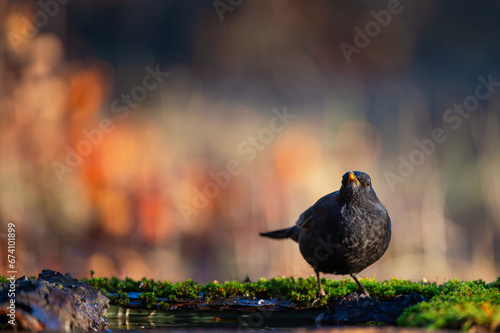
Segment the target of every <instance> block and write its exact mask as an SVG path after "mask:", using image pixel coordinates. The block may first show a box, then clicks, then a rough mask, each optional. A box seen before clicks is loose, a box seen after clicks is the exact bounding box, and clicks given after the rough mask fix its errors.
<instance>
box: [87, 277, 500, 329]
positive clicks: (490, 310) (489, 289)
mask: <svg viewBox="0 0 500 333" xmlns="http://www.w3.org/2000/svg"><path fill="white" fill-rule="evenodd" d="M86 282H88V283H89V284H91V285H93V286H94V287H96V288H99V289H101V290H103V291H106V292H111V293H116V292H117V291H121V290H123V291H127V292H128V291H140V292H143V294H142V296H141V298H142V299H143V301H144V303H145V304H146V306H148V307H149V308H153V307H155V308H157V307H161V308H164V309H167V308H169V305H168V303H166V302H159V303H158V301H157V298H158V297H161V298H166V299H167V300H180V299H184V300H187V299H189V300H200V299H201V300H203V301H205V302H210V301H211V300H213V299H221V298H233V297H247V298H254V299H260V298H263V299H278V300H287V301H290V302H292V303H293V304H294V305H295V306H297V307H311V306H315V307H316V306H322V305H324V304H326V302H327V301H332V300H334V299H337V298H340V297H343V296H345V295H346V294H348V293H351V292H355V291H357V288H358V287H357V285H356V283H355V282H354V281H353V280H352V279H350V278H344V279H341V280H328V279H325V278H323V279H322V280H321V282H322V286H323V289H324V290H325V292H326V294H327V296H326V297H325V298H324V299H321V300H319V301H317V300H316V292H317V283H316V279H315V278H314V277H312V276H311V277H309V278H293V277H289V278H285V277H276V278H273V279H269V280H266V279H263V278H261V279H259V280H257V281H254V282H246V283H241V282H237V281H228V282H224V283H220V282H217V281H214V282H210V283H207V284H205V285H200V284H198V283H196V282H194V281H193V280H190V279H189V280H186V281H183V282H177V283H172V282H169V281H163V282H162V281H153V280H147V279H145V278H144V279H142V280H141V281H133V280H132V279H130V278H126V279H125V280H119V279H116V278H110V279H108V278H92V279H89V280H86ZM361 283H362V284H363V285H364V286H365V288H366V289H367V290H368V292H369V293H370V295H371V297H372V298H379V299H381V300H391V299H392V298H394V297H395V296H397V295H401V294H410V293H418V294H420V295H422V296H423V297H424V298H425V299H427V300H428V301H425V302H422V303H419V304H417V305H415V306H412V307H410V308H408V309H406V310H405V311H404V313H403V314H402V315H401V316H400V317H399V319H398V324H399V325H400V326H408V327H425V328H427V329H445V328H451V329H461V330H468V329H469V328H471V327H480V328H484V329H489V330H500V277H499V278H498V279H497V280H496V281H494V282H492V283H489V284H487V283H485V282H484V281H482V280H478V281H465V282H462V281H459V280H457V279H453V280H450V281H447V282H445V283H443V284H441V285H438V284H437V283H435V282H432V283H429V282H412V281H407V280H401V279H396V278H393V279H391V280H387V281H381V282H380V281H376V280H375V279H361ZM118 302H120V298H118V299H117V300H112V303H115V304H117V303H118Z"/></svg>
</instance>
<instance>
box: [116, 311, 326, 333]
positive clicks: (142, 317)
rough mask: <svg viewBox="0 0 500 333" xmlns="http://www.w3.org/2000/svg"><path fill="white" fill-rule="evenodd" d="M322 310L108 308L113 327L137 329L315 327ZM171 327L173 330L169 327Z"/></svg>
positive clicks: (277, 328)
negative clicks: (316, 319) (315, 319)
mask: <svg viewBox="0 0 500 333" xmlns="http://www.w3.org/2000/svg"><path fill="white" fill-rule="evenodd" d="M321 312H322V311H320V310H301V311H293V310H290V311H279V312H276V311H261V310H258V311H254V310H252V311H240V310H224V311H217V310H178V309H175V310H147V309H123V308H120V307H117V306H111V308H110V309H109V311H108V318H109V320H110V329H111V330H136V329H154V328H161V329H162V330H163V329H167V328H168V329H174V328H183V329H186V328H190V329H191V328H192V329H194V328H199V329H217V330H219V329H227V330H229V331H234V330H244V331H247V330H262V329H271V330H294V329H297V328H300V327H307V328H314V327H315V322H314V318H315V317H316V316H317V315H318V314H320V313H321ZM169 331H170V330H169Z"/></svg>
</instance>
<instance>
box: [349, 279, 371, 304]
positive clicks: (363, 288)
mask: <svg viewBox="0 0 500 333" xmlns="http://www.w3.org/2000/svg"><path fill="white" fill-rule="evenodd" d="M351 277H352V278H353V279H354V281H355V282H356V284H357V285H358V287H359V291H361V295H365V296H368V298H370V299H371V297H370V294H368V292H367V291H366V289H365V287H363V285H362V284H361V282H359V280H358V278H357V277H356V274H354V273H353V274H351Z"/></svg>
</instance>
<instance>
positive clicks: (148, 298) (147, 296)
mask: <svg viewBox="0 0 500 333" xmlns="http://www.w3.org/2000/svg"><path fill="white" fill-rule="evenodd" d="M140 297H141V300H142V301H143V302H144V303H145V304H146V306H147V308H148V309H153V308H154V307H156V306H157V302H156V301H157V297H156V295H155V293H154V292H149V291H147V292H143V293H142V294H141V296H140Z"/></svg>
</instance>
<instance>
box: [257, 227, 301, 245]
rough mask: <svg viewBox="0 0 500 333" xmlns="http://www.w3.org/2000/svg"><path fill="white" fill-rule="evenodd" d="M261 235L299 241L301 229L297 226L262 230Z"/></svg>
mask: <svg viewBox="0 0 500 333" xmlns="http://www.w3.org/2000/svg"><path fill="white" fill-rule="evenodd" d="M260 235H261V236H264V237H269V238H275V239H283V238H291V239H293V240H294V241H296V242H298V241H299V229H298V228H297V227H296V226H293V227H291V228H287V229H281V230H275V231H269V232H261V233H260Z"/></svg>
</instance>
